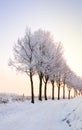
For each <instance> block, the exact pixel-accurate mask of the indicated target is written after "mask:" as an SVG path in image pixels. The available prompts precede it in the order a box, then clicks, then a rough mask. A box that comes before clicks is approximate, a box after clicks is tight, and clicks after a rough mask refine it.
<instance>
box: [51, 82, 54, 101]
mask: <svg viewBox="0 0 82 130" xmlns="http://www.w3.org/2000/svg"><path fill="white" fill-rule="evenodd" d="M51 83H52V100H54V81H51Z"/></svg>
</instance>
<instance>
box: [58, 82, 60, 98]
mask: <svg viewBox="0 0 82 130" xmlns="http://www.w3.org/2000/svg"><path fill="white" fill-rule="evenodd" d="M58 100H60V84H59V86H58Z"/></svg>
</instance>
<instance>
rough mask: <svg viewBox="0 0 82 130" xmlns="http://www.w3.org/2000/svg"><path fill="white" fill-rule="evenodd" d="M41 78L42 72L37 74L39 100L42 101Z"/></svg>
mask: <svg viewBox="0 0 82 130" xmlns="http://www.w3.org/2000/svg"><path fill="white" fill-rule="evenodd" d="M42 78H43V74H42V73H40V74H39V100H40V101H42Z"/></svg>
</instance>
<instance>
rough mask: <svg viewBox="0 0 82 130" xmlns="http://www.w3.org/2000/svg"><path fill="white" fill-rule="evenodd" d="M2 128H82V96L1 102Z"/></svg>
mask: <svg viewBox="0 0 82 130" xmlns="http://www.w3.org/2000/svg"><path fill="white" fill-rule="evenodd" d="M0 130H82V97H77V98H74V99H70V100H68V99H65V100H63V99H61V100H59V101H58V100H56V99H55V100H53V101H52V100H51V99H49V100H47V101H44V100H43V101H38V100H37V99H36V100H35V104H32V103H30V101H24V102H9V103H7V104H0Z"/></svg>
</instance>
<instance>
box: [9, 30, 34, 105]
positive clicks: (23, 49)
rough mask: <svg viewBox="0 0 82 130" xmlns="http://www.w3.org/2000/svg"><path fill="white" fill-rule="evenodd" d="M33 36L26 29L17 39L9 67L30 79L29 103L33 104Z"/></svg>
mask: <svg viewBox="0 0 82 130" xmlns="http://www.w3.org/2000/svg"><path fill="white" fill-rule="evenodd" d="M34 48H35V43H34V42H33V34H32V33H31V31H30V29H26V32H25V36H24V37H23V38H21V39H18V41H17V44H15V46H14V48H13V51H14V55H13V58H12V59H10V61H9V65H12V66H13V67H15V68H16V70H17V71H21V72H23V73H26V74H27V75H28V76H29V77H30V83H31V102H32V103H34V88H33V75H34V73H35V60H34V54H33V53H34Z"/></svg>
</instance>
